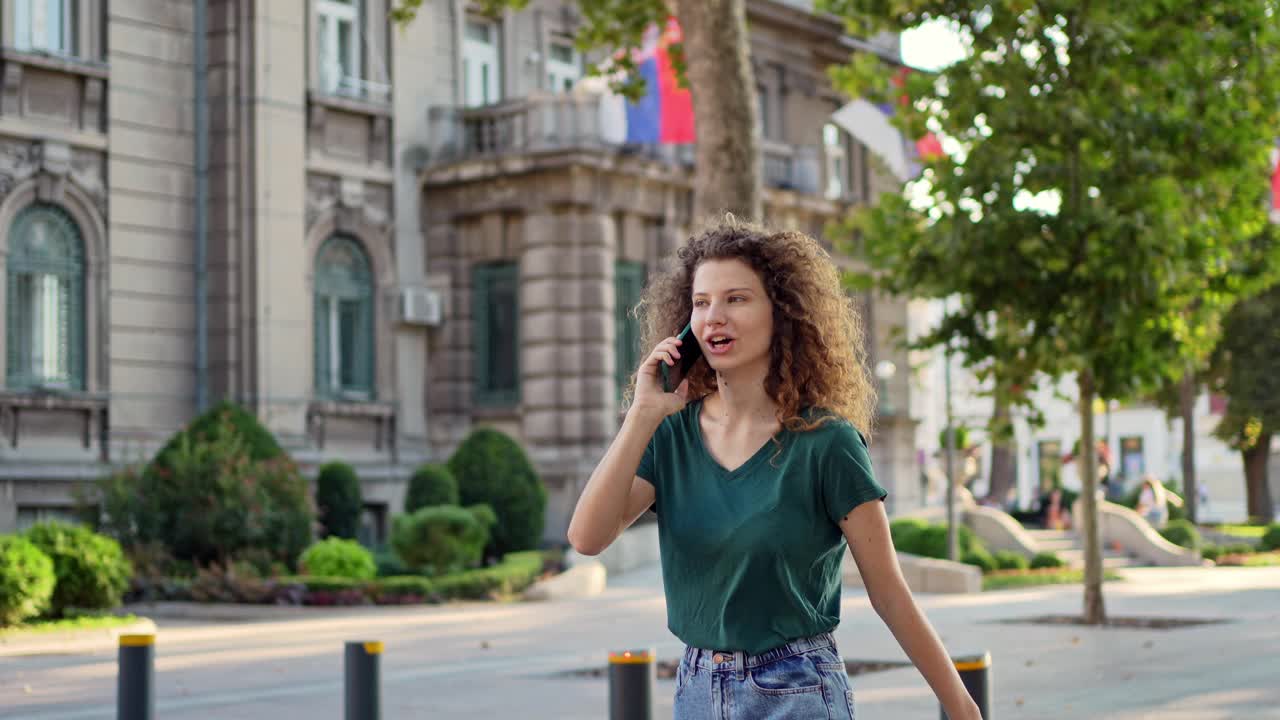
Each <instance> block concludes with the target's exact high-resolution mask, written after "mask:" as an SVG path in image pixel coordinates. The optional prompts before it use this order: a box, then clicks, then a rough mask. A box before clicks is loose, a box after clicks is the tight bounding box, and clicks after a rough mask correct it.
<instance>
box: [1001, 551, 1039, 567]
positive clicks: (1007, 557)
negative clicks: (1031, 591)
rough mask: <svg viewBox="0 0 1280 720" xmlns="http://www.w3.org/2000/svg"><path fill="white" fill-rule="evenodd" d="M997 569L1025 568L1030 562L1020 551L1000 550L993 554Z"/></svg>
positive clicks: (1029, 565)
mask: <svg viewBox="0 0 1280 720" xmlns="http://www.w3.org/2000/svg"><path fill="white" fill-rule="evenodd" d="M994 557H995V561H996V569H997V570H1026V569H1027V568H1029V567H1031V562H1030V561H1029V560H1027V558H1026V556H1025V555H1023V554H1022V553H1020V552H1014V551H1012V550H1000V551H998V552H996V554H995V556H994Z"/></svg>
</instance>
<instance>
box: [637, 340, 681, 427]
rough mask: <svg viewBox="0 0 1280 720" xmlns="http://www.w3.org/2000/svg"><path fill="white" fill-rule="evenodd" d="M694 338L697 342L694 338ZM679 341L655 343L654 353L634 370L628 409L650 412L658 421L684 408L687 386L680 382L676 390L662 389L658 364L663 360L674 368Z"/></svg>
mask: <svg viewBox="0 0 1280 720" xmlns="http://www.w3.org/2000/svg"><path fill="white" fill-rule="evenodd" d="M693 341H694V342H697V340H696V339H694V340H693ZM681 344H682V342H681V340H679V339H678V338H675V337H669V338H666V339H665V340H663V341H662V342H660V343H658V345H657V346H656V347H654V349H653V352H651V353H649V357H647V358H645V359H644V362H643V363H641V364H640V369H639V370H638V371H637V372H636V392H635V398H634V399H633V401H632V403H631V412H644V413H653V414H655V415H656V416H657V418H658V419H659V420H661V419H662V418H665V417H667V416H668V415H674V414H675V413H678V412H680V411H681V410H682V409H683V408H684V404H685V397H684V393H685V389H686V388H687V387H688V385H687V384H686V383H684V382H681V383H680V387H678V388H676V391H675V392H665V391H664V390H663V388H662V369H661V367H660V366H661V365H662V364H663V363H665V364H666V365H667V366H668V367H674V366H675V364H676V363H678V362H679V361H680V346H681Z"/></svg>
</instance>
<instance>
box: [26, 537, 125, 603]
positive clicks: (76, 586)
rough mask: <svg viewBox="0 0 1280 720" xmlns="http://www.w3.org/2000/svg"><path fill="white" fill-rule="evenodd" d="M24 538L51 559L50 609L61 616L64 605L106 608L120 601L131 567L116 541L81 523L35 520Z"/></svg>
mask: <svg viewBox="0 0 1280 720" xmlns="http://www.w3.org/2000/svg"><path fill="white" fill-rule="evenodd" d="M25 535H26V538H27V540H30V541H31V544H33V545H35V546H36V547H38V548H40V550H41V552H43V553H44V554H45V555H48V556H49V559H51V560H52V561H53V573H54V575H55V576H56V577H57V583H56V584H55V585H54V588H53V597H52V598H51V599H50V612H51V614H52V615H54V616H58V617H60V616H62V615H63V614H64V613H65V612H66V611H67V610H68V609H71V608H76V609H81V610H107V609H110V608H113V607H115V606H117V605H119V604H120V598H121V596H122V595H123V594H124V591H125V588H126V587H128V586H129V578H130V577H131V576H132V575H133V568H132V567H130V565H129V560H128V559H127V558H126V557H125V556H124V552H123V551H122V550H121V549H120V543H118V542H116V541H115V540H113V539H111V538H109V537H104V536H102V535H99V534H97V533H95V532H93V531H92V530H90V529H89V528H87V527H85V526H83V525H70V524H67V523H62V522H45V523H38V524H36V525H34V526H32V527H31V528H29V529H28V530H27V531H26V533H25Z"/></svg>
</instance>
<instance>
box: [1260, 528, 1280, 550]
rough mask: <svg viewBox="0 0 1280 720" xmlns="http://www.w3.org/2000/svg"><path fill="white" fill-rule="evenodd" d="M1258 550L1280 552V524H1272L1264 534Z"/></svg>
mask: <svg viewBox="0 0 1280 720" xmlns="http://www.w3.org/2000/svg"><path fill="white" fill-rule="evenodd" d="M1258 549H1260V550H1263V551H1271V550H1280V523H1271V524H1270V525H1268V526H1267V531H1266V532H1264V533H1262V541H1261V542H1260V543H1258Z"/></svg>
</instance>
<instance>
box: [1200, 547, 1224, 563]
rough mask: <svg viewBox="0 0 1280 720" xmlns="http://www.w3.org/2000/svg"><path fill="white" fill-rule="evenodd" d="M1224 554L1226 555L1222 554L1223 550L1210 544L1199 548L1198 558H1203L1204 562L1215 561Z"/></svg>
mask: <svg viewBox="0 0 1280 720" xmlns="http://www.w3.org/2000/svg"><path fill="white" fill-rule="evenodd" d="M1225 554H1226V553H1225V552H1224V548H1221V547H1219V546H1217V545H1214V544H1212V543H1210V544H1207V545H1202V546H1200V557H1202V558H1204V559H1205V560H1214V561H1217V559H1218V558H1219V557H1222V556H1223V555H1225Z"/></svg>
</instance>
